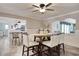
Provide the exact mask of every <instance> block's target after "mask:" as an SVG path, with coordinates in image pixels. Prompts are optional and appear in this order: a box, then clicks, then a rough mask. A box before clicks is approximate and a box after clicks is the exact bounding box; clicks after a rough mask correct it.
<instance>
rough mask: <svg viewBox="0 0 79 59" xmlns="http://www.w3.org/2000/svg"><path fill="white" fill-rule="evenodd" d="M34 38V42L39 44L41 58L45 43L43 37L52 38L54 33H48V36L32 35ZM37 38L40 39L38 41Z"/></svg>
mask: <svg viewBox="0 0 79 59" xmlns="http://www.w3.org/2000/svg"><path fill="white" fill-rule="evenodd" d="M32 35H33V36H34V41H36V42H39V48H38V49H39V52H38V53H39V56H42V42H43V37H51V36H52V35H53V34H52V33H47V34H32ZM36 38H39V40H38V41H37V39H36Z"/></svg>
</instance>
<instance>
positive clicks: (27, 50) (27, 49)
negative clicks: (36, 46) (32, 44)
mask: <svg viewBox="0 0 79 59" xmlns="http://www.w3.org/2000/svg"><path fill="white" fill-rule="evenodd" d="M27 56H29V47H27Z"/></svg>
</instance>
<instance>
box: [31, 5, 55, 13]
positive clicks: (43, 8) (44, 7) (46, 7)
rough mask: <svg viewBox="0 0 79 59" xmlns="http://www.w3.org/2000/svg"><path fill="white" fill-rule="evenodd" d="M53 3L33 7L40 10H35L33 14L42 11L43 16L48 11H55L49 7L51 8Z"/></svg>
mask: <svg viewBox="0 0 79 59" xmlns="http://www.w3.org/2000/svg"><path fill="white" fill-rule="evenodd" d="M51 5H52V3H48V4H43V3H42V4H39V5H38V6H37V5H32V6H34V7H36V8H38V9H36V10H34V11H33V12H37V11H40V12H41V13H42V14H43V13H44V12H45V11H46V10H48V11H54V9H49V8H48V7H49V6H51Z"/></svg>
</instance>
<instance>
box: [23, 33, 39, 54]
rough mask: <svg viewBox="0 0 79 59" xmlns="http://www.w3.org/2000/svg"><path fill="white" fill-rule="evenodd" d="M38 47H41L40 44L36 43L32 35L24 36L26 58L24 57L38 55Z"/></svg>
mask: <svg viewBox="0 0 79 59" xmlns="http://www.w3.org/2000/svg"><path fill="white" fill-rule="evenodd" d="M38 46H39V43H38V42H36V41H34V36H33V35H31V34H29V35H28V34H26V35H24V38H23V51H22V56H24V55H27V56H33V55H38V51H39V50H38ZM25 53H26V54H25ZM31 53H33V54H31ZM30 54H31V55H30Z"/></svg>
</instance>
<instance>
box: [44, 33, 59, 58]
mask: <svg viewBox="0 0 79 59" xmlns="http://www.w3.org/2000/svg"><path fill="white" fill-rule="evenodd" d="M58 38H59V35H58V34H55V35H52V36H51V40H50V41H43V42H42V45H43V47H47V48H48V54H49V56H51V55H53V53H54V52H55V53H56V54H57V55H60V49H59V47H60V46H59V45H58V44H59V40H58ZM43 53H45V52H43ZM45 54H46V53H45Z"/></svg>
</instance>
